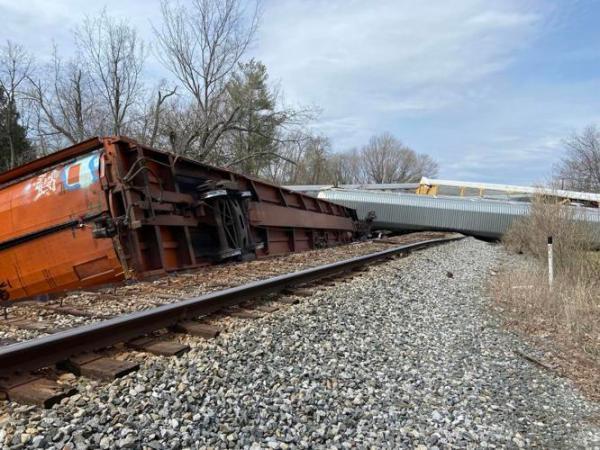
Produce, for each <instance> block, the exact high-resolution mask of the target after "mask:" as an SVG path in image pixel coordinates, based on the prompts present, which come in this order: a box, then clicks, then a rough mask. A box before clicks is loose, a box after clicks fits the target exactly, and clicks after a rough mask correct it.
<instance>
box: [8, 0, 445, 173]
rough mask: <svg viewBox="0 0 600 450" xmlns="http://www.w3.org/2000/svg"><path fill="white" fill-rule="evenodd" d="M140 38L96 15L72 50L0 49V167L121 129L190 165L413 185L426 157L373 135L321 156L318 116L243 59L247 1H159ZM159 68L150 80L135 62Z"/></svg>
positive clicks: (249, 16)
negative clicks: (159, 74)
mask: <svg viewBox="0 0 600 450" xmlns="http://www.w3.org/2000/svg"><path fill="white" fill-rule="evenodd" d="M160 12H161V19H160V23H158V24H155V25H153V39H152V42H144V41H143V40H142V39H141V38H140V36H139V35H138V32H137V30H136V29H135V28H134V27H133V26H132V25H131V24H130V23H129V22H128V21H127V20H126V19H124V18H115V17H111V16H110V15H109V14H108V13H107V12H106V10H104V11H102V12H100V13H99V14H98V15H96V16H93V17H88V18H86V19H85V20H83V22H82V23H81V24H80V25H79V26H78V27H77V28H76V29H75V30H74V32H73V44H74V45H73V47H74V49H75V51H74V53H73V55H72V56H69V57H65V56H63V55H62V54H61V51H60V49H59V48H58V47H56V46H55V47H54V48H53V49H52V52H51V53H50V55H49V58H48V59H47V60H45V61H41V62H40V61H36V60H35V59H34V58H33V57H32V55H31V53H30V52H29V51H28V50H27V49H26V48H24V47H23V46H22V45H20V44H18V43H15V42H12V41H7V42H6V43H5V44H4V45H3V46H1V47H0V171H2V170H7V169H9V168H12V167H15V166H16V165H18V164H21V163H23V162H26V161H28V160H31V159H34V158H36V157H39V156H43V155H45V154H48V153H51V152H53V151H56V150H57V149H60V148H63V147H65V146H68V145H71V144H74V143H77V142H80V141H82V140H85V139H87V138H89V137H92V136H103V135H127V136H130V137H132V138H134V139H136V140H138V141H140V142H142V143H143V144H146V145H149V146H153V147H157V148H161V149H168V150H170V151H172V152H174V153H176V154H179V155H183V156H189V157H191V158H194V159H196V160H199V161H203V162H208V163H211V164H215V165H219V166H224V167H229V168H231V169H234V170H238V171H241V172H244V173H247V174H250V175H255V176H259V177H262V178H266V179H269V180H271V181H274V182H277V183H319V184H321V183H323V184H330V183H331V184H334V183H366V182H375V183H378V182H403V181H415V180H417V179H418V178H420V176H422V175H430V176H434V175H435V174H436V173H437V164H436V163H435V161H433V160H432V159H431V158H430V157H429V156H427V155H422V154H418V153H416V152H415V151H414V150H412V149H410V148H408V147H406V146H405V145H403V144H402V143H401V142H400V141H399V140H398V139H396V138H395V137H393V136H392V135H390V134H387V133H384V134H382V135H379V136H375V137H373V138H372V139H371V140H370V141H369V143H368V144H367V145H365V146H364V147H363V148H361V149H354V150H349V151H347V152H344V153H336V152H333V151H332V146H331V142H330V140H329V139H328V138H327V137H326V136H322V135H318V134H315V133H314V132H312V131H311V128H310V126H309V124H310V123H311V122H314V121H315V120H316V119H317V117H318V113H319V111H318V110H317V109H316V108H314V107H290V106H288V105H286V104H285V102H284V101H283V96H282V95H281V92H280V89H279V88H278V87H277V86H273V85H272V84H271V83H270V82H269V77H268V72H267V68H266V66H265V65H264V64H263V63H262V62H261V61H257V60H255V59H252V58H248V57H247V56H246V55H247V50H248V47H249V46H250V45H251V43H252V42H253V39H254V37H255V34H256V30H257V28H258V23H259V18H260V8H259V4H258V3H252V2H245V1H241V0H191V1H190V2H186V3H185V4H183V3H178V2H168V1H166V0H165V1H163V2H162V3H161V7H160ZM151 53H152V54H153V55H154V56H155V57H156V60H157V61H159V62H160V64H161V65H162V67H163V68H164V69H166V71H167V72H168V73H169V77H168V79H161V80H153V79H152V77H151V76H150V75H149V69H148V67H147V59H148V56H149V55H150V54H151Z"/></svg>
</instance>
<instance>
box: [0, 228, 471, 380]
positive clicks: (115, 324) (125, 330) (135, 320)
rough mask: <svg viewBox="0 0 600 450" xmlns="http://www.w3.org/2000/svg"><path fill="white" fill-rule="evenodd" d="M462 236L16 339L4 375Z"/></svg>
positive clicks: (0, 360)
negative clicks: (46, 333)
mask: <svg viewBox="0 0 600 450" xmlns="http://www.w3.org/2000/svg"><path fill="white" fill-rule="evenodd" d="M462 237H463V236H452V237H446V238H437V239H429V240H426V241H420V242H416V243H412V244H405V245H401V246H398V247H394V248H392V249H388V250H384V251H381V252H377V253H371V254H369V255H364V256H358V257H354V258H351V259H346V260H343V261H338V262H335V263H331V264H326V265H323V266H318V267H314V268H310V269H305V270H301V271H298V272H293V273H289V274H284V275H279V276H276V277H273V278H268V279H265V280H259V281H254V282H252V283H248V284H244V285H241V286H236V287H232V288H228V289H224V290H221V291H215V292H211V293H208V294H205V295H201V296H199V297H195V298H190V299H187V300H182V301H179V302H176V303H170V304H166V305H162V306H159V307H156V308H152V309H147V310H143V311H139V312H135V313H130V314H125V315H123V316H119V317H115V318H113V319H108V320H104V321H101V322H97V323H92V324H89V325H83V326H80V327H77V328H72V329H69V330H65V331H61V332H58V333H54V334H51V335H48V336H44V337H41V338H36V339H32V340H28V341H24V342H18V343H15V344H11V345H8V346H5V347H2V348H0V376H9V375H11V374H14V373H15V372H23V371H29V370H36V369H41V368H43V367H48V366H51V365H53V364H55V363H58V362H60V361H63V360H66V359H68V358H70V357H72V356H75V355H77V354H80V353H83V352H90V351H95V350H100V349H103V348H106V347H110V346H112V345H115V344H118V343H120V342H127V341H129V340H131V339H134V338H137V337H139V336H143V335H145V334H148V333H151V332H153V331H156V330H159V329H162V328H168V327H171V326H173V325H175V324H176V323H177V322H180V321H182V320H190V319H193V318H197V317H199V316H203V315H207V314H211V313H213V312H215V311H218V310H220V309H223V308H226V307H229V306H233V305H236V304H239V303H241V302H243V301H245V300H248V299H251V298H254V297H258V296H260V295H265V294H268V293H272V292H278V291H281V290H283V289H286V288H289V287H291V286H295V285H302V284H306V283H310V282H312V281H316V280H318V279H321V278H326V277H328V276H332V275H336V274H340V273H342V272H345V271H349V270H352V269H354V268H357V267H360V266H362V265H365V264H368V263H372V262H375V261H377V260H380V259H384V258H386V257H390V256H394V255H397V254H400V253H406V252H409V251H411V250H417V249H421V248H424V247H429V246H432V245H435V244H441V243H445V242H450V241H454V240H458V239H462Z"/></svg>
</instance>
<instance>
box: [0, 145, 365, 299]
mask: <svg viewBox="0 0 600 450" xmlns="http://www.w3.org/2000/svg"><path fill="white" fill-rule="evenodd" d="M356 225H357V223H356V213H355V212H354V210H352V209H349V208H345V207H343V206H340V205H336V204H333V203H330V202H327V201H323V200H318V199H316V198H313V197H309V196H305V195H302V194H299V193H295V192H291V191H288V190H285V189H282V188H280V187H278V186H274V185H271V184H268V183H265V182H263V181H259V180H256V179H253V178H250V177H246V176H243V175H240V174H238V173H234V172H231V171H228V170H224V169H219V168H216V167H212V166H208V165H206V164H201V163H198V162H196V161H193V160H190V159H187V158H182V157H178V156H175V155H173V154H170V153H166V152H162V151H158V150H155V149H152V148H148V147H145V146H143V145H141V144H139V143H137V142H135V141H133V140H131V139H128V138H125V137H106V138H93V139H89V140H87V141H85V142H82V143H80V144H77V145H74V146H72V147H69V148H66V149H64V150H61V151H59V152H57V153H54V154H51V155H49V156H46V157H44V158H40V159H38V160H35V161H33V162H31V163H29V164H26V165H23V166H20V167H17V168H15V169H13V170H11V171H8V172H5V173H2V174H0V301H13V300H18V299H23V298H29V297H33V296H37V295H40V294H49V293H53V292H62V291H67V290H71V289H78V288H85V287H90V286H95V285H99V284H104V283H109V282H115V281H120V280H123V279H125V278H144V277H148V276H153V275H160V274H164V273H166V272H170V271H175V270H181V269H188V268H195V267H198V266H201V265H205V264H209V263H211V262H218V261H222V260H226V259H232V258H239V259H248V258H255V257H264V256H267V255H279V254H284V253H289V252H294V251H302V250H308V249H313V248H318V247H325V246H330V245H335V244H340V243H345V242H348V241H351V240H352V239H353V237H354V233H355V231H356Z"/></svg>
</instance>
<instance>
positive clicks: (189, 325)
mask: <svg viewBox="0 0 600 450" xmlns="http://www.w3.org/2000/svg"><path fill="white" fill-rule="evenodd" d="M172 329H173V331H176V332H179V333H187V334H191V335H192V336H199V337H203V338H205V339H214V338H216V337H217V336H218V335H219V334H221V330H220V329H219V328H217V327H213V326H212V325H207V324H205V323H200V322H194V321H193V320H189V321H184V322H179V323H177V324H176V325H174V326H173V327H172Z"/></svg>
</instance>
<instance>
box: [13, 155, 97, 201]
mask: <svg viewBox="0 0 600 450" xmlns="http://www.w3.org/2000/svg"><path fill="white" fill-rule="evenodd" d="M99 169H100V153H98V152H96V153H93V154H91V155H88V156H86V157H84V158H80V159H78V160H76V161H74V162H72V163H71V164H67V165H65V166H64V167H62V168H60V169H54V170H52V171H50V172H48V173H44V174H42V175H39V176H38V177H36V178H35V179H34V180H33V181H31V182H30V183H27V184H26V185H25V188H24V190H25V192H26V193H30V192H31V195H33V201H37V200H39V199H40V198H42V197H45V196H48V195H53V194H55V193H56V192H57V191H58V192H60V186H61V185H62V187H63V189H64V190H65V191H75V190H78V189H86V188H88V187H90V186H91V185H93V184H94V183H96V182H97V181H98V180H99V179H100V174H99Z"/></svg>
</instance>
